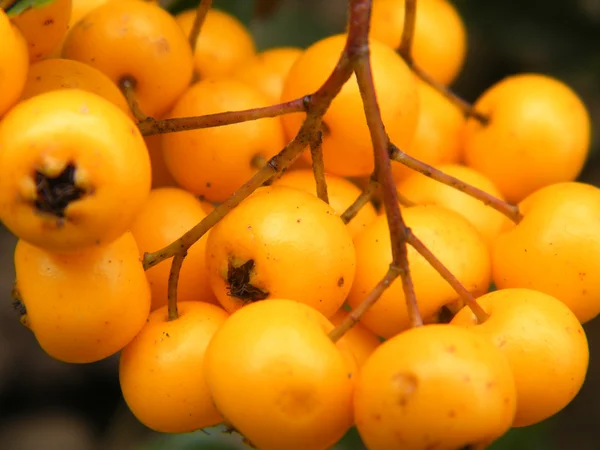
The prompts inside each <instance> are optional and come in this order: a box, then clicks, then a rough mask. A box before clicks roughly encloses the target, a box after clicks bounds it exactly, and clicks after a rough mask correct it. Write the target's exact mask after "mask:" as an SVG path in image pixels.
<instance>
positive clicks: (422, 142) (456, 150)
mask: <svg viewBox="0 0 600 450" xmlns="http://www.w3.org/2000/svg"><path fill="white" fill-rule="evenodd" d="M417 88H418V92H419V122H418V124H417V131H416V132H415V137H414V138H413V141H412V143H411V144H410V146H409V147H407V148H403V149H402V150H403V151H405V152H406V153H408V154H409V155H411V156H413V157H415V158H417V159H418V160H420V161H422V162H424V163H426V164H430V165H436V164H450V163H458V162H460V160H461V159H462V152H463V144H464V142H463V141H464V129H465V124H466V120H465V117H464V115H463V113H462V112H461V110H460V109H458V107H457V106H456V105H454V104H453V103H451V102H450V100H448V99H447V98H446V97H444V96H443V95H442V94H440V93H439V92H438V91H436V90H435V89H434V88H432V87H431V86H429V85H428V84H427V83H424V82H422V81H419V82H418V83H417ZM392 172H393V173H394V178H395V179H396V180H403V179H404V178H406V177H407V176H410V175H411V174H413V173H414V171H413V170H411V169H409V168H408V167H406V166H405V165H403V164H400V163H392Z"/></svg>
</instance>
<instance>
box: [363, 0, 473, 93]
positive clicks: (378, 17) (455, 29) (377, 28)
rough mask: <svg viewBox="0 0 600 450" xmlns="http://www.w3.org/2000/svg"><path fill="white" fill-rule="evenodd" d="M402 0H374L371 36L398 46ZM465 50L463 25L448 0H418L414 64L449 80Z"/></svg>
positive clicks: (401, 22) (454, 75)
mask: <svg viewBox="0 0 600 450" xmlns="http://www.w3.org/2000/svg"><path fill="white" fill-rule="evenodd" d="M404 5H405V1H404V0H375V1H374V2H373V12H372V16H371V37H372V38H374V39H378V40H380V41H382V42H385V43H386V44H387V45H389V46H390V47H392V48H397V47H398V46H399V45H400V41H401V39H402V31H403V30H404V7H405V6H404ZM466 51H467V33H466V30H465V25H464V23H463V21H462V19H461V17H460V15H459V14H458V11H457V10H456V8H455V7H454V6H453V5H452V3H451V2H449V1H447V0H418V2H417V14H416V23H415V34H414V37H413V46H412V57H413V58H414V60H415V63H416V64H417V66H419V67H420V68H421V69H423V70H424V71H425V72H427V74H428V75H430V76H431V77H433V78H434V79H435V80H437V81H438V82H440V83H442V84H446V85H449V84H451V83H452V82H453V81H454V80H455V79H456V77H457V76H458V74H459V73H460V70H461V68H462V66H463V63H464V61H465V56H466Z"/></svg>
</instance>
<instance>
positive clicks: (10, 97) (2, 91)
mask: <svg viewBox="0 0 600 450" xmlns="http://www.w3.org/2000/svg"><path fill="white" fill-rule="evenodd" d="M0 42H2V45H1V46H0V119H1V118H2V116H3V115H4V114H5V113H6V112H7V111H8V110H9V109H10V108H11V107H12V106H13V105H14V104H15V103H16V102H17V100H18V99H19V96H20V95H21V92H22V91H23V88H24V86H25V80H26V79H27V71H28V67H29V54H28V53H27V43H26V42H25V39H24V38H23V35H22V34H21V32H20V31H19V29H18V28H17V27H16V26H15V25H13V24H12V23H11V22H10V20H9V19H8V16H7V15H6V13H5V12H4V11H2V10H1V9H0Z"/></svg>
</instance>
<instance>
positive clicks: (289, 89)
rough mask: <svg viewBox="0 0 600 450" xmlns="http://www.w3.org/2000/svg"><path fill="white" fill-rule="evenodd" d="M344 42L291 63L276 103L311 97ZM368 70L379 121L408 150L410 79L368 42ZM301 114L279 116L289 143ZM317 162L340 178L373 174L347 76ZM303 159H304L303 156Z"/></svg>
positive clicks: (360, 111)
mask: <svg viewBox="0 0 600 450" xmlns="http://www.w3.org/2000/svg"><path fill="white" fill-rule="evenodd" d="M345 42H346V36H345V35H342V34H338V35H335V36H330V37H328V38H325V39H322V40H320V41H318V42H316V43H315V44H313V45H311V46H310V47H309V48H308V49H306V50H305V51H304V53H303V54H302V55H300V57H299V58H298V59H297V60H296V62H295V63H294V65H293V66H292V68H291V69H290V71H289V73H288V76H287V78H286V80H285V84H284V88H283V93H282V101H288V100H293V99H296V98H300V97H303V96H305V95H307V94H310V93H312V92H314V91H316V90H317V89H318V88H319V87H320V86H321V85H322V84H323V82H324V81H325V80H326V79H327V78H328V77H329V75H330V74H331V71H332V70H333V68H334V67H335V65H336V64H337V62H338V59H339V57H340V54H341V52H342V50H343V48H344V45H345ZM370 51H371V64H372V70H373V79H374V84H375V89H376V92H377V97H378V98H379V99H380V100H379V107H380V109H381V117H382V119H383V123H385V128H386V131H387V132H388V134H389V136H390V139H391V140H392V142H394V143H395V144H396V145H398V146H399V147H400V148H408V147H409V145H410V143H411V141H412V139H413V136H414V134H415V130H416V128H417V121H418V116H419V96H418V92H417V83H416V80H415V76H414V75H413V73H412V72H411V71H410V69H409V67H408V66H407V65H406V64H405V63H404V61H403V60H402V58H400V56H398V55H397V54H396V53H395V52H394V51H393V50H392V49H391V48H389V47H387V46H386V45H384V44H382V43H380V42H378V41H375V40H373V41H371V43H370ZM304 117H305V114H304V113H293V114H286V115H284V116H282V118H281V119H282V121H283V125H284V128H285V131H286V134H287V136H288V138H289V139H291V138H293V137H294V136H295V135H296V133H297V132H298V130H299V129H300V126H301V124H302V122H303V121H304ZM323 123H324V135H323V157H324V159H325V169H326V170H327V171H328V172H331V173H334V174H336V175H341V176H361V175H369V174H371V172H373V168H374V163H373V147H372V144H371V135H370V133H369V129H368V127H367V122H366V119H365V113H364V107H363V104H362V100H361V95H360V92H359V90H358V84H357V82H356V77H355V76H354V75H353V76H352V78H350V80H348V81H347V82H346V84H344V86H343V88H342V90H341V91H340V93H339V94H338V95H337V96H336V98H335V99H334V100H333V101H332V103H331V106H330V107H329V109H328V110H327V112H326V113H325V116H324V117H323ZM303 157H306V158H310V153H308V152H304V154H303Z"/></svg>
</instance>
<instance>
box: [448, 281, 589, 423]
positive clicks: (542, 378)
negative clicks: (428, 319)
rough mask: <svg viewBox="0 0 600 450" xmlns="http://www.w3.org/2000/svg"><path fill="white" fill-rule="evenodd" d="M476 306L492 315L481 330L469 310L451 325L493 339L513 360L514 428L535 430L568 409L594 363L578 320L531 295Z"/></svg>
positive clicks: (501, 294) (505, 294)
mask: <svg viewBox="0 0 600 450" xmlns="http://www.w3.org/2000/svg"><path fill="white" fill-rule="evenodd" d="M477 302H478V303H479V305H480V306H481V307H482V308H483V309H484V310H485V311H486V312H487V313H488V314H489V315H490V317H489V318H488V319H487V320H486V321H485V322H484V323H482V324H477V319H476V318H475V316H474V315H473V313H472V312H471V311H470V310H469V308H466V307H465V308H463V309H462V310H461V311H459V313H458V314H457V315H456V316H455V317H454V319H452V323H453V324H456V325H460V326H465V327H468V328H469V329H470V330H472V331H474V332H476V333H478V334H480V335H482V336H484V337H486V338H489V339H490V340H491V341H492V342H493V343H494V344H495V345H496V347H498V348H499V349H500V351H501V352H502V353H504V355H505V356H506V357H507V358H508V362H509V363H510V366H511V369H512V372H513V374H514V377H515V382H516V386H517V413H516V416H515V421H514V423H513V426H515V427H523V426H527V425H533V424H534V423H538V422H541V421H542V420H544V419H547V418H548V417H550V416H553V415H554V414H556V413H557V412H559V411H560V410H562V409H563V408H564V407H565V406H567V404H569V402H570V401H571V400H573V398H574V397H575V395H577V393H578V392H579V390H580V389H581V386H582V384H583V381H584V379H585V375H586V372H587V368H588V361H589V350H588V343H587V338H586V335H585V332H584V330H583V328H582V327H581V325H580V323H579V321H578V320H577V317H575V315H574V314H573V313H572V312H571V311H570V310H569V308H567V307H566V306H565V305H564V303H562V302H560V301H559V300H557V299H555V298H554V297H551V296H549V295H546V294H543V293H541V292H537V291H533V290H530V289H502V290H499V291H494V292H490V293H488V294H486V295H484V296H482V297H479V298H478V299H477Z"/></svg>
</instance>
